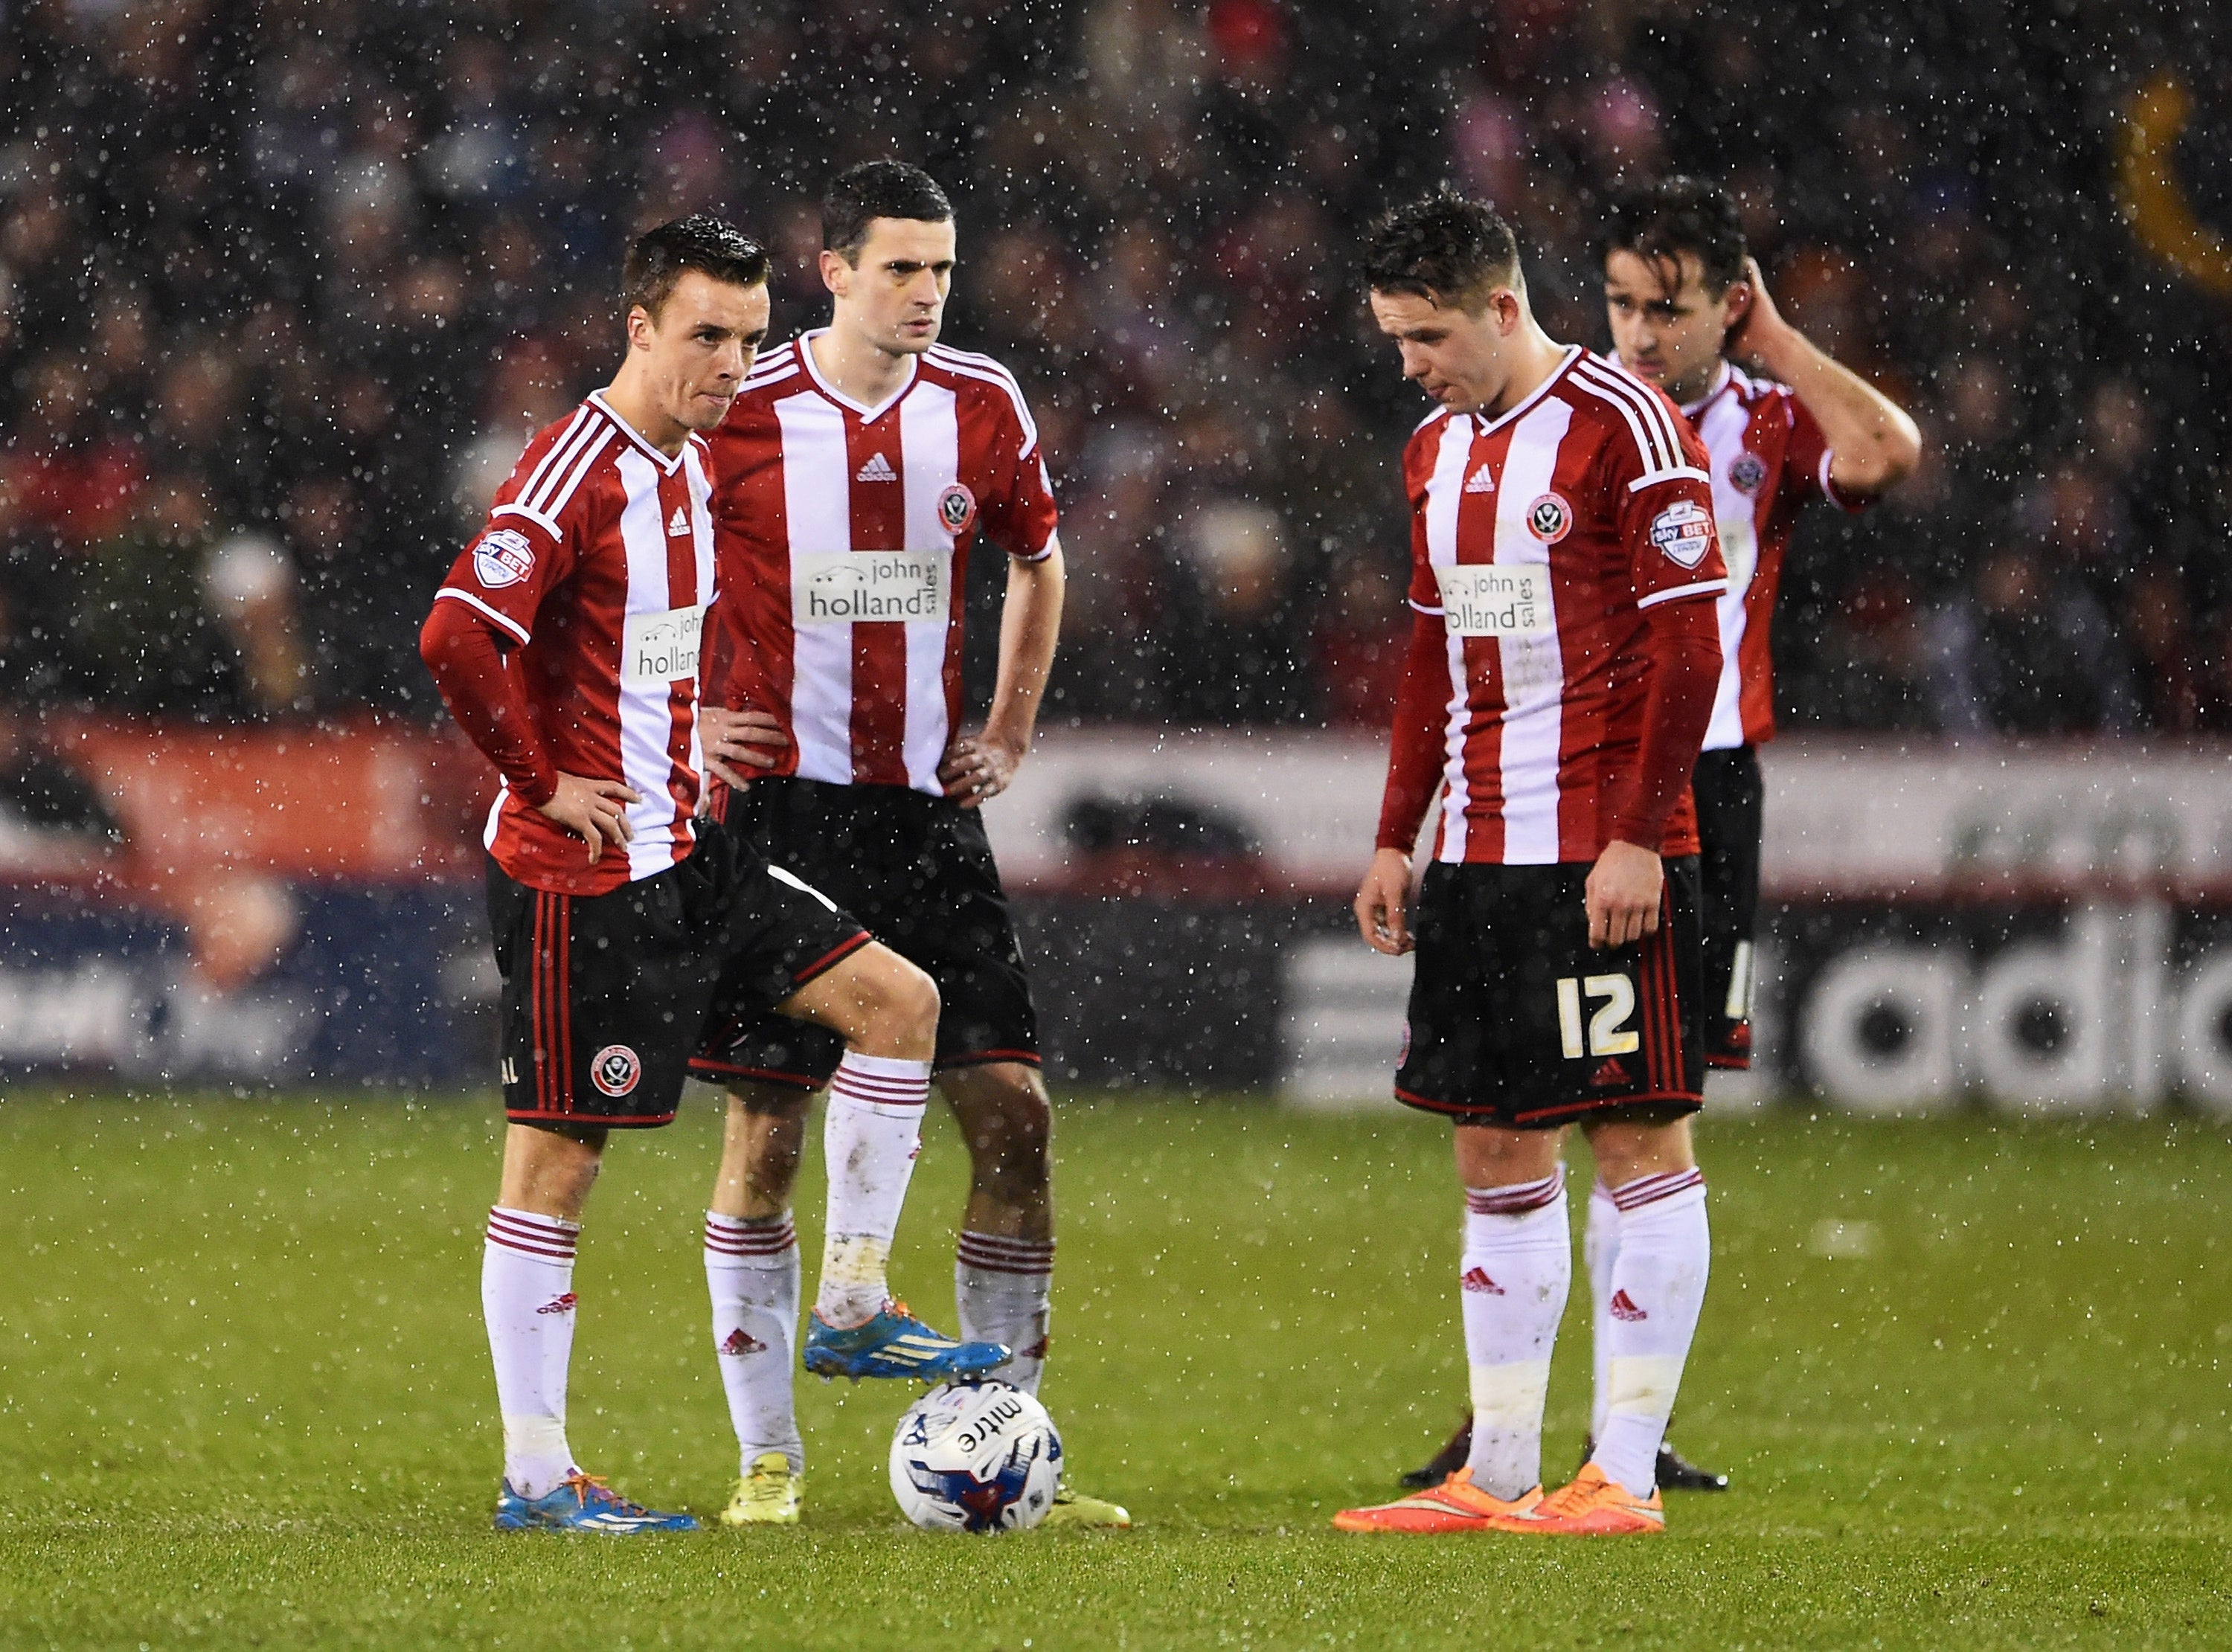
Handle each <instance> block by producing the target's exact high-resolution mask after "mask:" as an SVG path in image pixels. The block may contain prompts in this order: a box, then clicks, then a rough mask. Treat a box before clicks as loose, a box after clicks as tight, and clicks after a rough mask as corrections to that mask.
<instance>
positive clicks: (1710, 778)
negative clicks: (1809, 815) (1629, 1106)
mask: <svg viewBox="0 0 2232 1652" xmlns="http://www.w3.org/2000/svg"><path fill="white" fill-rule="evenodd" d="M1691 789H1692V790H1693V791H1694V792H1695V793H1696V794H1697V841H1698V842H1699V843H1701V844H1703V845H1704V848H1703V852H1702V853H1700V854H1699V855H1698V857H1697V874H1698V880H1699V893H1700V895H1701V897H1702V898H1703V902H1704V906H1703V911H1702V914H1701V923H1700V925H1699V929H1700V932H1701V935H1702V937H1703V943H1704V953H1705V974H1704V981H1703V991H1704V999H1703V1007H1704V1011H1705V1060H1706V1063H1707V1065H1709V1066H1716V1067H1732V1068H1736V1069H1738V1070H1742V1069H1743V1068H1746V1067H1749V1066H1751V989H1752V979H1753V964H1752V960H1753V957H1754V953H1753V949H1752V933H1753V930H1754V928H1755V926H1756V924H1757V923H1758V922H1759V834H1760V818H1761V804H1762V796H1763V794H1764V789H1765V788H1764V787H1762V784H1761V782H1760V777H1759V753H1758V751H1757V749H1756V748H1754V747H1750V746H1738V747H1736V748H1735V749H1734V750H1732V751H1709V752H1705V753H1703V754H1701V755H1699V757H1698V759H1697V778H1696V780H1695V781H1692V782H1691Z"/></svg>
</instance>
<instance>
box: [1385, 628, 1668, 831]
mask: <svg viewBox="0 0 2232 1652" xmlns="http://www.w3.org/2000/svg"><path fill="white" fill-rule="evenodd" d="M1448 650H1449V645H1448V641H1447V639H1446V637H1445V634H1444V631H1443V628H1442V616H1441V613H1440V612H1439V611H1438V610H1437V611H1436V612H1432V613H1425V612H1414V613H1413V614H1412V615H1411V653H1410V658H1407V659H1406V660H1405V661H1404V663H1403V688H1402V691H1401V692H1400V693H1399V694H1398V695H1397V696H1396V699H1395V731H1394V735H1393V737H1392V739H1391V740H1390V741H1389V742H1388V753H1387V789H1386V790H1385V792H1384V793H1382V794H1381V795H1380V799H1379V847H1380V848H1382V849H1399V850H1401V851H1402V852H1404V853H1405V854H1406V855H1407V854H1409V853H1410V852H1411V850H1412V849H1413V848H1415V847H1416V846H1417V845H1418V823H1419V822H1420V821H1422V820H1424V819H1425V818H1426V807H1427V805H1429V804H1431V802H1432V801H1433V800H1434V790H1435V787H1437V786H1438V785H1440V783H1441V778H1442V709H1443V707H1444V705H1445V704H1447V703H1448V701H1449V697H1450V668H1449V658H1448ZM1711 704H1712V703H1711V700H1710V697H1709V698H1708V699H1707V701H1706V708H1707V709H1708V710H1710V709H1711ZM1703 737H1704V736H1703V729H1702V728H1701V729H1700V730H1699V734H1698V738H1699V739H1700V740H1701V741H1702V740H1703Z"/></svg>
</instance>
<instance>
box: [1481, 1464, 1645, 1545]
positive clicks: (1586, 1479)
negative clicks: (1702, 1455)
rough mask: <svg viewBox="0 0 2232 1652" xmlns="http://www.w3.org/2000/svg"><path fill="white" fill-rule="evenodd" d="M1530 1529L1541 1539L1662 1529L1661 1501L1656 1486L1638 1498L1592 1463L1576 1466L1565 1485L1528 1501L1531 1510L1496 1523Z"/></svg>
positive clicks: (1507, 1528)
mask: <svg viewBox="0 0 2232 1652" xmlns="http://www.w3.org/2000/svg"><path fill="white" fill-rule="evenodd" d="M1499 1529H1500V1530H1502V1531H1506V1532H1535V1533H1537V1534H1539V1535H1540V1536H1542V1537H1546V1538H1625V1537H1643V1536H1646V1535H1648V1534H1649V1533H1651V1532H1664V1530H1665V1529H1666V1509H1665V1506H1664V1504H1662V1503H1660V1502H1659V1500H1658V1487H1652V1488H1651V1495H1650V1496H1648V1497H1638V1496H1637V1495H1636V1494H1635V1493H1633V1492H1631V1491H1629V1490H1628V1489H1627V1487H1625V1486H1623V1485H1621V1484H1619V1481H1617V1480H1606V1478H1605V1471H1604V1470H1603V1469H1601V1468H1599V1467H1597V1466H1596V1465H1595V1464H1594V1463H1593V1462H1585V1463H1583V1464H1582V1465H1581V1472H1580V1474H1576V1475H1574V1476H1573V1484H1572V1485H1570V1486H1560V1487H1559V1488H1558V1489H1557V1490H1556V1491H1554V1492H1552V1493H1550V1494H1549V1495H1548V1496H1547V1497H1546V1498H1544V1499H1543V1500H1541V1502H1540V1503H1538V1504H1536V1505H1535V1509H1534V1513H1532V1515H1531V1516H1530V1517H1529V1518H1528V1519H1524V1520H1515V1521H1513V1522H1511V1523H1510V1524H1509V1525H1508V1526H1502V1527H1501V1528H1499Z"/></svg>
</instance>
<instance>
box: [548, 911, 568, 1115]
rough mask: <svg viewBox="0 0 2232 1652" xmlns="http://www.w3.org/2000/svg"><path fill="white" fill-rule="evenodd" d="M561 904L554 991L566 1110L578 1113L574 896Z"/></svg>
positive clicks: (561, 1089)
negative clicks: (575, 1058) (576, 1090)
mask: <svg viewBox="0 0 2232 1652" xmlns="http://www.w3.org/2000/svg"><path fill="white" fill-rule="evenodd" d="M550 898H551V899H552V900H554V901H555V902H557V903H558V957H557V962H555V964H554V965H553V966H552V976H551V982H550V988H551V991H552V993H553V994H555V1002H556V1003H557V1006H558V1063H559V1065H558V1085H559V1096H560V1098H561V1100H562V1101H563V1102H564V1103H565V1105H566V1111H568V1112H569V1113H570V1112H572V1111H574V897H572V896H570V895H553V896H552V897H550Z"/></svg>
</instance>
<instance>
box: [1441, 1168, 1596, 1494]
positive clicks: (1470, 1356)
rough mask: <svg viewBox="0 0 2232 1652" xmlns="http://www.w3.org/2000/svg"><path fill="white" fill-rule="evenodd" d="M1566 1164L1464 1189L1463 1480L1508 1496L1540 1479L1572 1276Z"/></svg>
mask: <svg viewBox="0 0 2232 1652" xmlns="http://www.w3.org/2000/svg"><path fill="white" fill-rule="evenodd" d="M1462 1283H1463V1287H1464V1288H1463V1292H1462V1299H1463V1305H1464V1336H1465V1361H1466V1364H1469V1365H1470V1367H1471V1368H1472V1454H1471V1455H1470V1458H1468V1459H1467V1461H1466V1465H1465V1466H1466V1468H1467V1470H1468V1472H1469V1473H1470V1474H1471V1477H1472V1483H1473V1484H1474V1485H1476V1486H1477V1487H1480V1488H1481V1490H1483V1491H1484V1492H1486V1493H1489V1495H1491V1496H1494V1497H1505V1498H1510V1497H1516V1496H1518V1495H1519V1494H1520V1493H1522V1492H1525V1491H1528V1490H1531V1489H1532V1488H1533V1487H1536V1486H1539V1485H1541V1483H1542V1403H1543V1401H1544V1399H1545V1398H1546V1397H1547V1395H1548V1393H1549V1391H1550V1350H1551V1349H1552V1347H1553V1346H1554V1345H1555V1344H1556V1343H1557V1340H1558V1321H1559V1319H1560V1317H1561V1316H1562V1315H1563V1314H1564V1313H1565V1312H1566V1292H1567V1290H1568V1288H1570V1286H1572V1284H1573V1237H1572V1234H1570V1233H1569V1232H1568V1231H1567V1225H1566V1173H1565V1171H1564V1170H1563V1169H1559V1170H1554V1171H1553V1172H1552V1173H1551V1174H1550V1175H1548V1176H1544V1177H1543V1178H1542V1179H1541V1181H1539V1182H1517V1183H1515V1184H1513V1185H1511V1186H1509V1187H1502V1188H1467V1189H1465V1223H1464V1276H1463V1281H1462Z"/></svg>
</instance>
